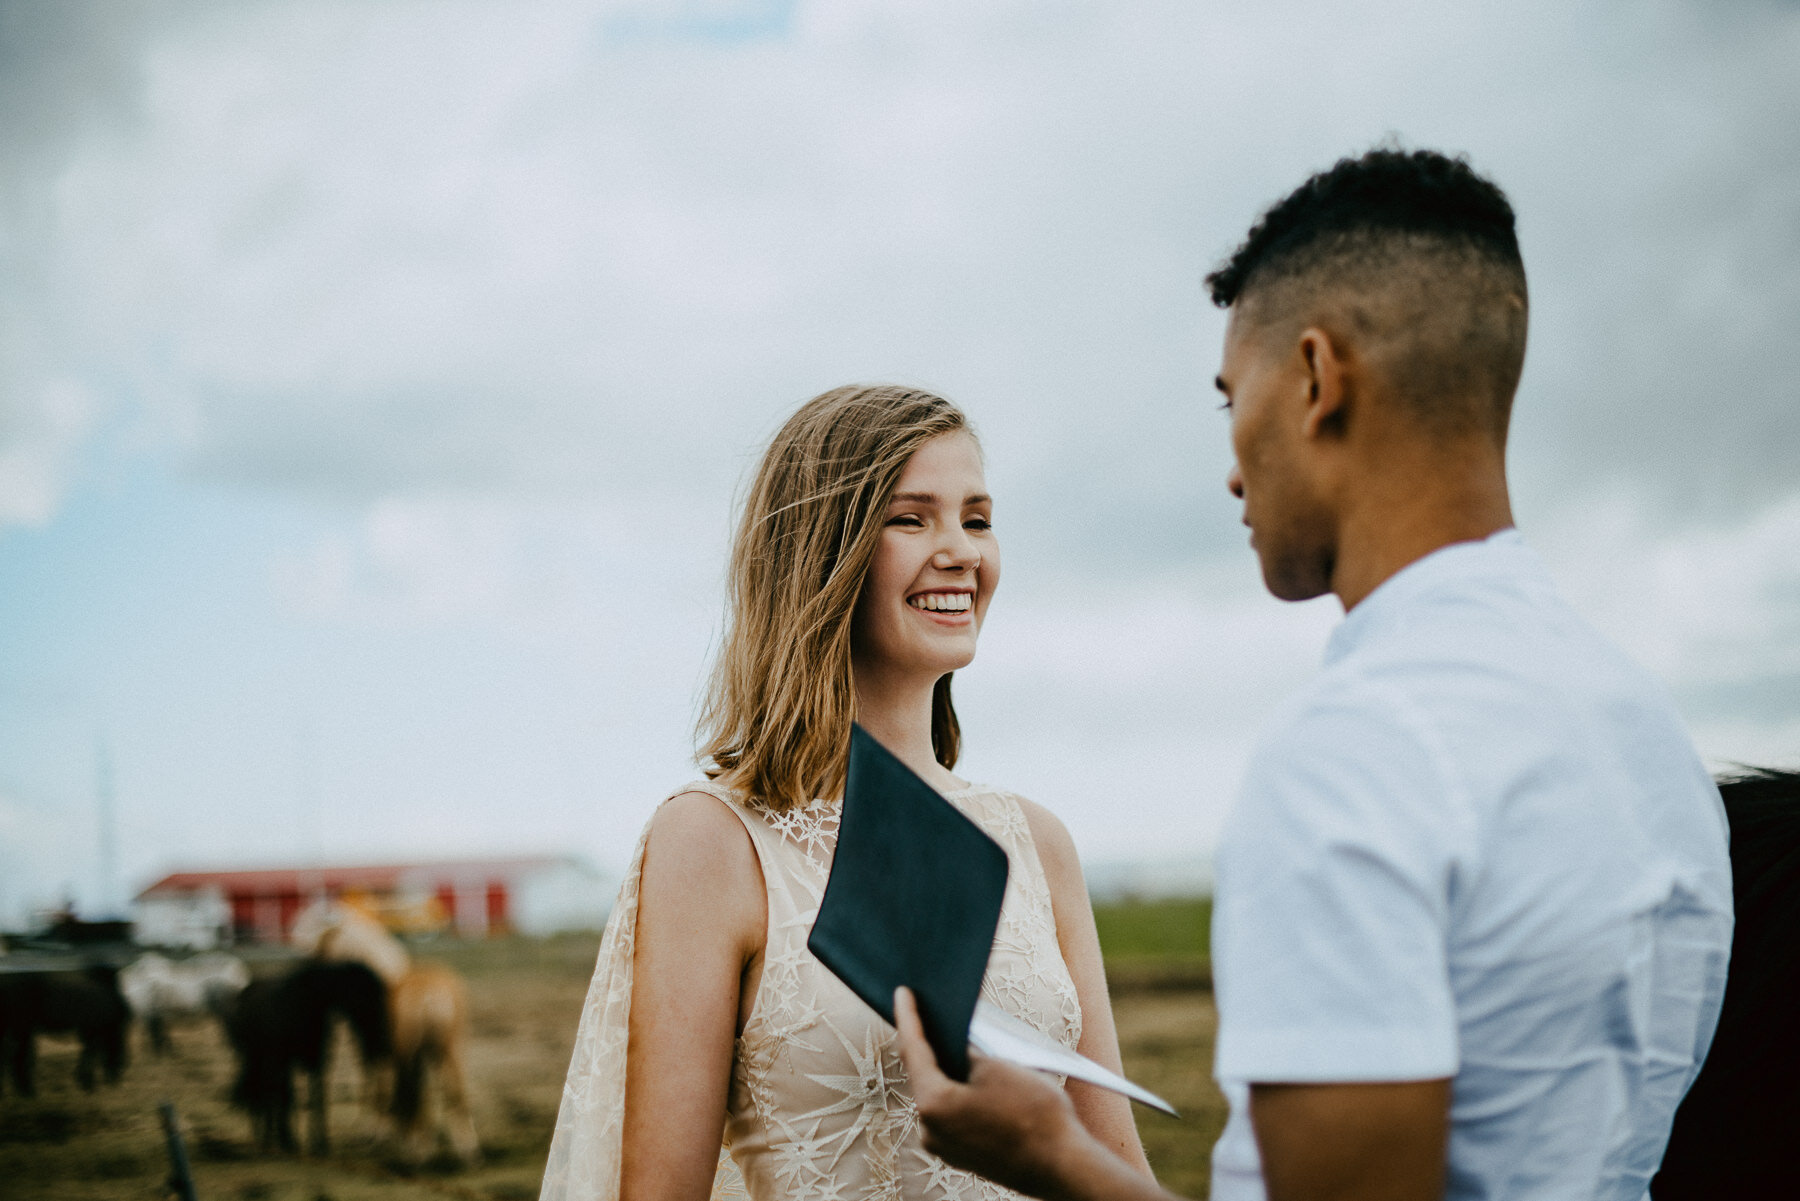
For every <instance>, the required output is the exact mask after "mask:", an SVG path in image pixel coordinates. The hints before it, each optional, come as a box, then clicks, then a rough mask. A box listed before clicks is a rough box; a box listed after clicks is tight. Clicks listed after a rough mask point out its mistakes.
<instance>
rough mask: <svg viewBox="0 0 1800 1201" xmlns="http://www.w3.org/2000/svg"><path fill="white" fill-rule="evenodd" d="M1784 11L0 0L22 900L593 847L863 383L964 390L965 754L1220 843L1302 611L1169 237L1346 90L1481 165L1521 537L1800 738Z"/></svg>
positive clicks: (1247, 195)
mask: <svg viewBox="0 0 1800 1201" xmlns="http://www.w3.org/2000/svg"><path fill="white" fill-rule="evenodd" d="M1797 61H1800V7H1797V6H1796V5H1795V4H1793V3H1791V2H1781V3H1777V2H1774V0H1742V2H1734V3H1725V4H1721V3H1716V2H1706V3H1702V2H1699V0H1695V2H1692V3H1688V2H1677V0H1669V2H1664V3H1645V4H1624V3H1582V4H1568V3H1563V2H1560V0H1521V2H1519V3H1514V4H1510V5H1505V6H1491V5H1484V6H1474V5H1469V6H1462V5H1433V6H1415V5H1381V4H1369V3H1298V2H1272V3H1263V4H1257V5H1220V4H1197V3H1191V2H1188V0H1181V2H1178V3H1176V2H1171V3H1154V2H1148V3H1111V2H1107V3H1099V2H1076V0H1035V2H1033V3H1030V4H1024V3H984V4H969V3H966V2H965V0H955V2H935V0H913V2H910V3H906V4H891V3H873V2H867V0H832V2H830V3H813V2H801V0H579V2H578V0H539V2H530V3H508V4H496V3H455V2H445V0H439V2H433V3H401V2H383V3H358V4H351V3H299V2H293V3H279V2H263V3H248V4H245V3H180V4H142V3H123V2H118V0H105V2H94V3H79V2H74V0H70V2H61V3H31V2H26V0H11V2H8V3H4V4H0V927H11V928H18V927H19V926H21V925H23V924H24V923H27V922H28V921H30V920H31V915H32V914H33V913H34V912H41V911H43V910H46V909H49V908H52V907H55V906H58V905H64V904H72V905H73V907H74V908H75V909H76V910H77V911H78V912H80V913H81V914H83V915H84V916H89V917H105V916H112V915H122V914H124V913H125V912H126V910H127V907H128V903H129V901H130V899H131V897H132V896H133V895H134V894H135V893H136V892H137V891H138V890H140V889H142V888H143V887H145V886H146V885H147V884H149V883H151V882H152V881H154V880H156V879H157V878H158V877H160V876H161V875H162V874H163V873H165V872H167V871H171V870H174V869H177V868H184V867H206V866H230V867H245V868H248V867H257V866H281V865H287V866H292V865H307V864H311V865H315V866H316V865H320V864H329V863H340V862H352V863H354V862H373V861H383V860H386V861H420V862H425V861H436V860H441V859H456V858H458V857H467V856H488V857H506V856H514V857H518V856H532V855H541V854H557V855H572V856H575V857H577V858H579V859H580V860H581V861H583V862H584V863H587V864H590V865H593V866H595V867H597V868H598V869H599V870H600V873H601V874H603V875H604V874H606V873H616V872H617V871H618V870H619V868H620V867H621V866H622V865H623V863H624V861H625V859H626V858H627V856H628V855H629V852H630V849H631V845H632V842H633V840H634V838H635V835H636V833H637V830H638V829H639V827H640V826H641V824H642V823H643V821H644V820H645V818H646V817H647V815H648V813H649V812H650V810H651V808H652V807H653V805H654V804H655V802H656V801H657V800H659V799H660V798H661V797H663V796H664V795H666V794H667V793H668V792H670V791H671V790H672V789H674V788H675V787H677V786H678V785H680V784H681V783H682V782H683V781H684V780H686V779H689V778H691V777H692V776H693V774H694V768H693V766H692V763H691V723H692V715H693V712H694V701H695V696H696V690H697V688H698V686H699V684H700V682H701V680H702V678H703V675H704V671H705V668H706V664H707V660H708V652H709V649H710V648H711V647H712V645H713V644H714V642H715V640H716V638H717V636H718V632H719V623H720V603H721V582H722V564H723V556H724V552H725V548H726V543H727V536H728V531H729V527H730V520H731V506H732V500H733V496H734V493H735V491H736V489H737V488H738V487H739V485H740V484H741V482H742V481H743V479H744V477H745V473H746V471H747V469H748V468H749V467H750V465H751V464H752V462H753V461H754V457H755V455H756V453H757V451H758V449H759V446H760V443H761V441H762V440H763V439H764V438H766V437H767V435H768V434H769V433H770V432H772V430H773V429H774V427H775V426H776V425H777V424H778V423H779V422H780V420H781V419H782V418H783V417H784V416H785V415H786V414H787V413H788V412H789V411H790V410H792V409H793V408H794V407H795V406H796V405H797V404H799V403H800V402H801V401H802V400H804V399H806V398H807V397H809V396H811V395H813V394H814V393H816V392H819V391H821V390H823V389H825V388H828V387H831V386H834V385H836V384H839V383H843V382H846V381H852V380H895V381H902V382H909V383H917V384H922V385H926V386H929V387H932V388H934V389H937V390H940V391H942V392H943V393H945V394H947V395H949V396H950V397H952V398H954V399H955V400H957V401H958V402H960V403H961V404H962V405H964V406H965V407H966V408H967V409H968V411H969V412H970V413H971V415H972V416H973V418H974V419H975V421H976V423H977V424H978V426H979V428H980V430H981V432H982V434H983V436H984V439H985V443H986V448H987V454H988V457H989V463H990V472H991V476H990V482H991V483H992V484H993V486H994V491H995V494H996V496H997V498H998V507H997V522H998V525H997V528H998V532H999V536H1000V539H1001V542H1002V545H1003V547H1004V550H1005V564H1006V566H1005V581H1004V587H1003V588H1002V589H1001V591H1000V594H999V598H998V601H997V603H996V604H995V606H994V608H993V610H992V613H991V616H990V619H989V623H988V627H987V629H986V631H985V632H984V640H983V650H982V654H981V657H980V658H979V659H978V660H977V662H976V664H975V665H974V666H973V667H972V668H971V669H969V670H967V671H966V672H963V673H960V675H959V677H958V680H957V685H956V686H957V690H958V697H959V704H960V705H961V707H962V711H963V715H964V725H965V729H966V731H967V734H968V739H967V746H968V752H967V758H966V760H965V774H969V775H972V776H974V777H975V778H978V779H984V780H990V781H993V782H996V783H1004V784H1006V785H1009V786H1011V787H1014V788H1016V789H1018V790H1020V791H1022V792H1024V793H1026V794H1028V795H1030V796H1032V797H1034V798H1035V799H1037V800H1039V801H1041V802H1043V803H1045V804H1046V805H1048V806H1050V807H1051V808H1052V809H1053V810H1055V811H1056V812H1058V813H1059V814H1061V815H1062V816H1063V817H1064V819H1065V820H1066V821H1067V823H1068V825H1069V827H1070V829H1071V830H1072V832H1073V834H1074V836H1075V840H1076V842H1077V844H1078V846H1079V847H1080V849H1081V850H1082V852H1083V854H1084V857H1085V858H1086V859H1087V861H1088V863H1089V865H1090V871H1091V873H1092V875H1093V878H1094V882H1095V886H1096V889H1097V890H1099V891H1103V892H1106V891H1110V892H1135V893H1156V892H1171V891H1175V892H1179V891H1192V890H1194V889H1198V888H1203V887H1204V885H1205V883H1206V879H1207V876H1206V871H1207V867H1206V865H1207V861H1208V856H1209V853H1210V850H1211V848H1212V846H1213V842H1214V839H1215V835H1216V831H1217V829H1218V826H1219V822H1220V818H1221V814H1222V812H1223V811H1224V809H1225V807H1226V805H1227V803H1228V800H1229V798H1230V796H1231V794H1232V789H1233V785H1234V782H1235V780H1236V777H1237V774H1238V772H1239V770H1240V766H1241V764H1242V763H1243V761H1244V759H1245V756H1246V753H1247V751H1248V748H1249V746H1250V743H1251V740H1252V738H1253V736H1254V732H1255V730H1256V729H1257V727H1258V726H1259V724H1260V723H1261V722H1262V721H1263V720H1264V718H1265V717H1266V716H1267V715H1268V714H1269V712H1270V710H1271V708H1272V706H1273V705H1274V704H1275V703H1276V702H1277V701H1278V699H1279V698H1280V697H1282V696H1283V695H1284V694H1285V693H1287V692H1288V691H1289V690H1290V689H1292V688H1293V687H1295V686H1296V685H1297V684H1298V683H1299V682H1300V681H1302V680H1303V679H1305V678H1306V676H1307V675H1308V673H1309V672H1311V671H1312V670H1313V668H1314V666H1315V664H1316V662H1317V659H1318V655H1319V652H1320V650H1321V647H1322V644H1323V640H1324V638H1325V636H1326V634H1327V633H1328V631H1329V630H1330V628H1331V626H1332V625H1333V624H1334V622H1335V621H1336V620H1337V618H1338V612H1337V610H1336V607H1335V602H1334V601H1331V600H1329V599H1327V600H1322V601H1315V602H1311V603H1308V604H1304V605H1299V606H1293V605H1282V604H1280V603H1278V602H1275V601H1273V600H1271V599H1269V598H1268V597H1267V596H1266V595H1265V594H1264V593H1263V592H1262V591H1261V587H1260V582H1259V579H1258V575H1257V572H1256V569H1255V563H1254V560H1253V557H1252V555H1251V553H1250V552H1249V551H1248V549H1247V547H1246V545H1245V541H1244V536H1243V530H1242V528H1241V527H1240V526H1239V524H1238V514H1237V506H1236V504H1235V502H1233V501H1232V500H1231V498H1230V497H1229V496H1228V495H1227V494H1226V492H1225V489H1224V476H1225V472H1226V469H1227V467H1228V465H1229V454H1228V449H1227V443H1226V430H1225V422H1224V418H1223V416H1222V415H1221V414H1219V413H1217V412H1216V411H1215V399H1214V396H1213V393H1212V388H1211V379H1212V376H1213V373H1214V371H1215V368H1216V365H1217V354H1218V342H1219V337H1220V333H1221V330H1222V320H1221V316H1220V314H1218V313H1217V312H1215V311H1213V310H1212V309H1211V308H1210V307H1209V306H1208V305H1207V303H1206V302H1205V298H1204V294H1203V290H1202V287H1201V277H1202V276H1203V275H1204V273H1205V272H1206V271H1207V270H1208V269H1209V267H1210V266H1211V265H1212V264H1213V263H1214V262H1215V261H1216V260H1218V259H1219V258H1220V257H1221V256H1223V255H1224V254H1226V253H1227V252H1229V250H1230V249H1231V248H1232V246H1233V245H1234V244H1235V243H1236V241H1237V240H1238V239H1239V238H1240V237H1241V236H1242V234H1243V233H1244V231H1245V230H1246V228H1247V226H1248V225H1249V223H1250V222H1251V221H1252V220H1253V219H1254V218H1255V217H1256V215H1257V214H1258V212H1259V211H1260V210H1261V208H1263V207H1264V206H1265V205H1266V204H1268V203H1270V202H1272V201H1273V200H1275V199H1277V198H1278V197H1279V196H1280V195H1282V194H1283V193H1284V192H1286V191H1287V190H1288V189H1289V188H1291V187H1292V186H1293V185H1295V184H1296V183H1298V182H1299V181H1300V180H1301V179H1302V178H1304V177H1305V176H1306V175H1307V174H1308V173H1310V172H1312V171H1315V170H1318V169H1320V168H1323V167H1326V166H1328V165H1330V163H1331V162H1332V161H1333V160H1335V159H1336V158H1338V157H1339V156H1342V155H1345V154H1348V153H1354V152H1357V151H1360V150H1362V149H1364V148H1366V147H1368V146H1369V145H1371V144H1373V143H1374V142H1376V141H1378V140H1381V139H1399V140H1400V141H1402V142H1404V143H1405V144H1406V145H1409V146H1429V147H1436V148H1441V149H1445V150H1449V151H1456V152H1466V153H1467V154H1468V156H1469V157H1470V159H1471V161H1472V162H1473V163H1474V164H1475V165H1476V167H1478V168H1479V169H1481V170H1482V171H1484V172H1486V173H1488V174H1490V175H1491V176H1492V177H1493V178H1494V179H1495V180H1496V181H1497V182H1499V183H1500V184H1501V185H1502V186H1503V187H1504V188H1505V189H1506V190H1507V191H1508V193H1509V194H1510V196H1511V198H1512V200H1513V202H1514V204H1515V206H1516V208H1517V209H1518V212H1519V227H1520V235H1521V240H1522V243H1523V247H1524V253H1525V258H1526V264H1527V268H1528V271H1529V273H1530V280H1531V287H1532V299H1533V306H1534V309H1535V312H1534V315H1533V329H1532V344H1531V349H1530V353H1529V357H1528V361H1527V365H1526V371H1525V378H1524V383H1523V387H1522V389H1521V393H1520V397H1519V401H1518V406H1517V417H1516V421H1515V426H1514V430H1515V432H1514V437H1513V446H1514V452H1513V470H1514V477H1515V487H1516V493H1517V511H1518V514H1519V519H1520V524H1521V526H1522V528H1523V529H1524V530H1525V532H1526V534H1527V536H1528V537H1529V538H1530V539H1531V541H1532V542H1533V543H1534V544H1535V545H1536V546H1537V547H1538V548H1539V549H1540V550H1541V551H1542V552H1543V553H1544V554H1545V555H1546V557H1547V558H1548V560H1549V563H1550V566H1551V569H1552V571H1553V572H1554V574H1555V575H1556V576H1557V578H1558V579H1559V580H1560V582H1561V583H1562V585H1563V586H1564V587H1565V588H1566V590H1567V591H1568V593H1569V594H1570V595H1571V596H1572V597H1573V599H1574V600H1575V602H1576V603H1577V604H1578V605H1579V607H1580V608H1581V609H1582V610H1583V611H1585V612H1586V613H1587V614H1588V615H1589V616H1590V617H1591V618H1592V619H1593V620H1594V621H1595V622H1596V623H1597V624H1598V625H1599V626H1600V627H1601V628H1602V629H1603V630H1604V631H1605V632H1607V633H1608V634H1609V635H1611V636H1612V637H1613V638H1615V639H1616V640H1618V641H1619V642H1620V643H1622V644H1623V645H1625V646H1626V647H1627V648H1628V649H1629V650H1630V651H1631V652H1632V653H1633V654H1634V655H1636V656H1637V657H1638V658H1639V659H1641V660H1642V661H1644V662H1645V663H1647V664H1648V665H1649V666H1650V667H1651V668H1652V669H1653V670H1654V671H1655V672H1656V673H1657V674H1658V675H1660V676H1661V678H1662V679H1664V680H1665V681H1666V682H1667V683H1668V685H1669V687H1670V688H1671V689H1672V690H1673V691H1674V694H1675V696H1676V697H1677V699H1678V701H1679V703H1680V705H1681V708H1682V710H1683V712H1684V713H1685V714H1686V715H1687V717H1688V719H1689V721H1690V722H1691V724H1692V728H1693V731H1694V734H1695V736H1696V738H1697V739H1698V741H1699V743H1700V746H1701V747H1702V749H1703V750H1704V752H1705V753H1706V755H1707V756H1708V757H1709V759H1710V761H1711V762H1712V763H1713V764H1714V765H1715V766H1719V765H1725V764H1728V763H1731V762H1735V761H1745V762H1753V763H1782V764H1790V765H1791V764H1794V763H1796V762H1797V761H1800V472H1797V471H1796V469H1795V457H1796V450H1800V403H1797V402H1800V396H1797V395H1796V391H1795V384H1794V382H1793V381H1794V373H1793V370H1792V365H1791V361H1790V360H1791V358H1792V356H1791V354H1790V353H1789V351H1790V346H1789V343H1790V342H1791V341H1792V339H1793V337H1794V335H1795V333H1796V332H1797V331H1800V137H1797V136H1796V130H1800V72H1797V71H1796V70H1795V69H1794V64H1795V63H1796V62H1797ZM602 891H605V890H602Z"/></svg>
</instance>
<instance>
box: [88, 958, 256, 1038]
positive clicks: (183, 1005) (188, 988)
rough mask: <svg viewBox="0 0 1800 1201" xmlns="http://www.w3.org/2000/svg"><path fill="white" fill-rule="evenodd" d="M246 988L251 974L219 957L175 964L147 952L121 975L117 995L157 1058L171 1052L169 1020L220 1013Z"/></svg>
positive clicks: (234, 960)
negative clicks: (120, 994) (148, 1041)
mask: <svg viewBox="0 0 1800 1201" xmlns="http://www.w3.org/2000/svg"><path fill="white" fill-rule="evenodd" d="M249 983H250V969H249V968H247V967H245V966H244V964H243V961H242V960H240V959H237V958H235V957H233V956H231V955H227V954H225V953H224V952H223V951H208V952H207V953H206V954H204V955H196V956H194V957H193V958H192V959H184V960H179V961H176V960H171V959H168V958H165V957H164V956H162V955H158V954H157V953H156V952H154V951H151V952H149V953H148V954H145V955H140V956H139V957H138V958H137V959H136V960H135V961H134V962H133V963H131V964H130V966H128V967H125V968H123V969H121V970H120V972H119V990H120V991H121V992H122V993H124V994H125V1001H126V1003H127V1004H129V1005H130V1006H131V1011H132V1013H133V1014H135V1015H136V1017H137V1019H138V1020H139V1021H140V1022H142V1023H143V1024H144V1033H145V1034H146V1035H148V1037H149V1040H150V1049H151V1051H153V1052H154V1053H156V1054H158V1055H165V1054H167V1053H168V1052H169V1050H170V1049H171V1044H170V1042H169V1019H171V1018H186V1017H194V1016H198V1015H201V1014H208V1013H213V1014H216V1013H219V1012H221V1011H222V1010H223V1009H224V1008H225V1007H226V1006H227V1005H228V1003H229V1002H230V1000H231V998H232V997H235V996H236V995H237V994H238V993H239V992H241V991H243V989H244V986H245V985H247V984H249Z"/></svg>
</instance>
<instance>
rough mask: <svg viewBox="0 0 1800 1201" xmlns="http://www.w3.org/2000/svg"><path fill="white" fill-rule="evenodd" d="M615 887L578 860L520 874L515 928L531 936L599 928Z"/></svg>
mask: <svg viewBox="0 0 1800 1201" xmlns="http://www.w3.org/2000/svg"><path fill="white" fill-rule="evenodd" d="M616 887H617V885H616V882H615V881H613V880H612V879H611V878H610V877H608V876H607V875H606V874H605V873H603V872H601V871H599V870H598V869H596V868H593V867H590V866H589V865H587V864H585V863H582V862H581V861H579V860H575V859H568V860H564V861H562V862H559V863H556V864H553V865H550V866H546V867H542V868H539V869H537V870H535V871H529V872H524V873H521V874H520V875H519V876H517V877H515V878H514V880H513V893H512V913H511V918H512V924H513V928H514V929H515V930H517V931H518V932H519V933H521V934H531V935H545V934H556V933H560V932H561V931H564V930H598V929H600V928H601V927H602V926H604V925H605V924H606V915H607V914H608V913H609V912H610V911H611V909H612V902H613V893H614V890H615V889H616Z"/></svg>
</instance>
